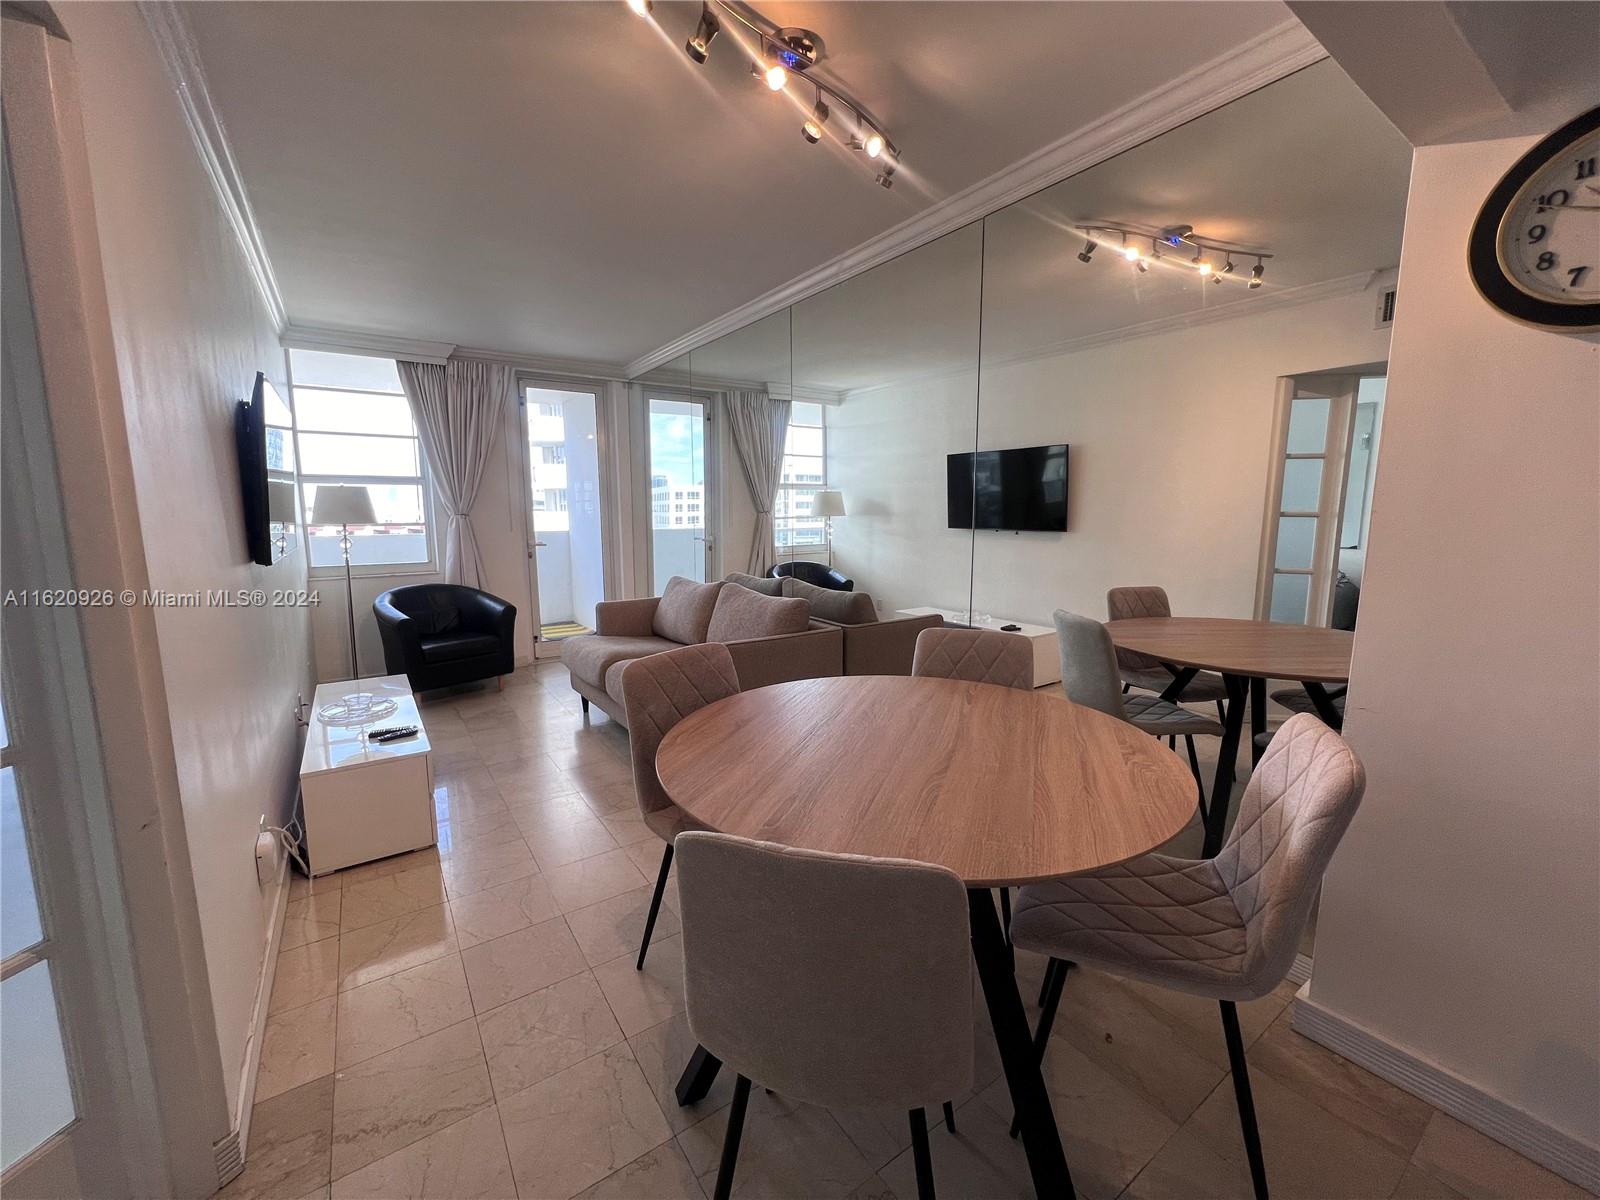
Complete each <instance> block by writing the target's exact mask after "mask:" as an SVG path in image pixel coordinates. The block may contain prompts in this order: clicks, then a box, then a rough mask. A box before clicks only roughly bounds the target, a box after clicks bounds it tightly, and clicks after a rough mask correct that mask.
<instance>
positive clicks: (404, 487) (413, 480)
mask: <svg viewBox="0 0 1600 1200" xmlns="http://www.w3.org/2000/svg"><path fill="white" fill-rule="evenodd" d="M289 370H290V378H291V381H292V392H293V399H294V419H295V429H296V437H297V441H298V443H299V447H300V455H299V458H300V488H301V498H302V503H304V505H305V515H306V533H307V537H308V541H309V544H310V547H311V566H312V567H313V568H319V567H342V566H343V565H344V554H343V552H342V551H341V550H340V548H339V535H340V530H339V527H338V526H328V525H313V524H311V513H312V511H313V510H314V508H315V506H316V498H317V488H318V487H320V486H322V485H324V484H345V485H353V486H356V487H365V488H366V489H367V494H368V495H369V496H371V497H372V509H373V512H374V513H375V514H376V515H377V518H378V524H376V525H373V526H370V527H365V528H360V529H352V530H351V532H350V561H351V563H352V565H354V566H357V567H387V566H412V565H415V566H422V565H425V564H428V563H430V562H431V561H432V557H433V556H432V552H431V549H430V546H429V538H428V519H427V518H428V506H427V489H426V486H425V482H424V474H423V466H422V446H421V443H420V442H419V441H418V439H417V430H416V426H415V425H413V424H412V422H411V407H410V405H408V404H407V403H406V397H405V392H404V391H403V390H402V388H401V386H400V372H399V370H398V368H396V366H395V364H394V362H393V361H392V360H390V359H387V358H367V357H363V356H360V355H354V354H329V353H325V352H323V351H320V350H291V351H289Z"/></svg>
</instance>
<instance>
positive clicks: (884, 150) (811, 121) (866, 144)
mask: <svg viewBox="0 0 1600 1200" xmlns="http://www.w3.org/2000/svg"><path fill="white" fill-rule="evenodd" d="M653 4H654V0H628V7H629V8H631V9H632V10H633V11H634V12H636V13H638V14H639V15H641V16H645V15H648V14H649V13H650V11H651V8H652V6H653ZM725 21H732V22H733V23H734V25H735V26H738V27H742V28H741V29H736V30H735V40H736V41H737V42H738V43H739V45H740V46H741V47H742V48H743V49H744V51H745V53H747V54H749V55H750V56H751V59H752V62H751V64H750V73H751V74H752V75H755V76H757V77H758V78H759V79H760V80H761V81H762V82H763V83H765V84H766V85H767V87H768V88H769V89H771V90H772V91H774V92H781V91H783V90H784V89H785V88H786V87H787V86H788V85H789V83H790V81H791V75H792V73H794V72H799V73H801V74H802V75H804V76H805V78H806V81H807V82H809V83H810V84H811V85H812V86H813V87H815V88H816V92H817V102H816V104H815V106H814V107H813V108H812V110H811V115H810V116H809V117H807V118H806V120H805V121H804V122H803V123H802V124H801V126H800V132H801V134H802V135H803V136H804V137H805V139H806V141H808V142H810V143H812V144H813V145H815V144H816V143H818V142H820V141H821V140H822V127H823V125H824V124H826V123H827V120H828V117H829V115H830V109H837V108H843V109H844V110H845V111H846V112H847V113H848V114H849V116H850V117H851V118H852V120H851V122H850V127H852V128H854V129H855V130H856V133H855V134H854V136H852V137H851V138H850V139H849V143H848V144H849V146H850V148H851V149H852V150H860V151H863V152H864V153H865V154H866V156H867V158H869V159H871V160H873V164H874V170H875V172H876V174H875V180H876V182H877V183H878V185H879V186H880V187H886V188H887V187H892V186H893V183H892V182H891V181H892V180H893V178H894V174H895V171H896V170H897V169H898V168H899V165H900V151H899V150H898V149H897V148H896V146H895V144H894V143H893V142H891V141H890V140H889V137H888V135H887V134H885V133H884V132H883V130H882V128H881V127H880V125H879V123H878V120H877V118H876V117H874V116H873V115H872V114H871V113H870V112H868V111H867V108H866V106H865V105H864V104H862V103H861V102H860V101H858V100H857V99H856V98H855V97H854V96H852V95H850V93H849V92H847V91H845V90H844V88H843V87H841V86H840V85H838V84H836V83H834V82H833V81H832V80H831V79H828V78H827V77H826V76H824V75H822V74H821V73H820V72H817V71H815V70H814V69H813V68H815V67H816V65H817V63H818V62H819V61H821V59H822V58H823V45H822V39H821V38H820V37H819V36H818V35H817V34H815V33H814V32H812V31H811V30H809V29H802V28H800V27H798V26H779V25H777V24H775V23H774V22H772V21H771V20H769V19H768V18H767V17H765V16H763V15H762V14H761V13H759V12H757V11H756V10H755V9H754V8H753V7H751V6H750V5H749V4H745V3H740V4H735V3H733V2H732V0H702V3H701V6H700V21H699V23H698V24H697V25H696V26H695V31H694V33H693V34H691V35H690V36H689V39H688V40H687V41H686V42H684V44H683V49H684V53H686V54H687V55H688V56H689V57H690V58H691V59H693V60H694V61H695V62H696V63H700V64H704V63H705V61H706V59H707V58H708V57H709V56H710V53H711V43H712V41H713V40H715V38H716V36H717V34H718V33H720V32H721V30H722V26H723V23H724V22H725ZM746 35H748V37H749V38H750V39H751V40H749V41H747V40H746Z"/></svg>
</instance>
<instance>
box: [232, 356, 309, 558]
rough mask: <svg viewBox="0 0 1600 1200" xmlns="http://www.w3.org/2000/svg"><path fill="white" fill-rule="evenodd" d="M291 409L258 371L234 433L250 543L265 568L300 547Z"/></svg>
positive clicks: (252, 554) (238, 411)
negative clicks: (296, 534)
mask: <svg viewBox="0 0 1600 1200" xmlns="http://www.w3.org/2000/svg"><path fill="white" fill-rule="evenodd" d="M292 420H293V419H292V418H291V416H290V414H289V406H288V405H287V404H285V403H284V402H283V397H281V396H279V395H278V391H277V389H276V388H274V387H273V386H272V384H271V382H269V381H268V379H267V377H266V376H265V375H264V374H262V373H261V372H260V371H257V372H256V382H255V387H254V389H253V390H252V392H251V395H250V399H248V400H241V401H239V404H238V407H237V409H236V410H235V412H234V418H233V433H234V438H235V441H236V442H237V445H238V452H239V482H240V490H241V493H242V495H243V498H244V532H245V542H246V544H247V546H248V547H249V550H250V559H251V561H252V562H258V563H260V564H261V565H262V566H264V567H270V566H271V565H272V564H273V563H275V562H277V561H278V560H279V559H281V558H283V557H284V555H286V554H288V553H289V551H291V550H293V549H294V547H295V528H296V526H297V525H299V521H298V520H296V518H295V507H296V505H295V487H294V478H295V476H294V436H293V428H292Z"/></svg>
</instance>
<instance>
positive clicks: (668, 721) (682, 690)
mask: <svg viewBox="0 0 1600 1200" xmlns="http://www.w3.org/2000/svg"><path fill="white" fill-rule="evenodd" d="M738 691H739V676H738V675H737V674H736V673H735V671H734V668H733V656H732V655H731V654H729V653H728V648H727V647H726V646H724V645H722V644H721V643H720V642H704V643H701V644H699V645H694V646H684V647H683V648H682V649H679V650H667V651H664V652H663V653H661V654H649V655H646V656H645V657H644V658H636V659H634V660H633V661H632V662H631V663H629V664H628V665H627V666H626V667H624V668H623V669H622V704H623V708H624V709H625V710H626V711H627V714H628V746H629V750H630V752H631V753H632V756H633V794H634V797H635V798H636V799H637V800H638V802H639V815H640V816H642V817H643V818H644V823H645V825H646V826H647V827H648V828H649V829H650V832H651V833H653V834H655V835H656V836H657V837H658V838H660V839H661V840H662V841H663V842H665V843H666V847H665V848H664V849H663V850H662V852H661V870H660V871H659V872H658V873H657V874H656V890H655V894H654V895H653V896H651V897H650V915H649V916H648V917H646V918H645V922H644V937H643V938H642V939H641V940H640V942H639V959H638V961H637V962H636V963H634V969H635V970H637V971H642V970H644V956H645V954H646V953H647V952H648V951H649V949H650V935H651V934H652V933H654V932H655V928H656V916H657V914H658V913H660V911H661V897H662V895H663V894H664V893H665V892H666V890H667V875H668V873H669V872H670V871H671V870H672V841H673V839H674V838H675V837H677V836H678V834H680V833H682V832H683V831H684V830H685V829H692V828H694V825H693V823H692V822H691V821H690V820H689V818H688V816H687V814H685V813H684V811H683V809H681V808H679V807H678V806H677V805H676V804H674V803H673V802H672V799H671V797H669V796H668V795H667V790H666V788H664V787H662V786H661V780H660V778H659V777H658V776H657V775H656V751H657V750H658V749H660V747H661V739H662V738H664V737H666V736H667V733H668V732H669V731H670V730H671V729H672V728H673V726H675V725H676V724H677V723H678V722H679V721H681V720H683V719H684V718H685V717H687V716H688V715H689V714H691V713H694V712H698V711H699V710H700V709H702V708H704V707H705V706H706V705H708V704H711V703H713V702H715V701H717V700H722V699H724V698H726V697H728V696H732V695H734V694H735V693H736V692H738Z"/></svg>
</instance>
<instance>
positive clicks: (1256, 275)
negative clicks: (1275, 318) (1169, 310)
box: [1076, 222, 1272, 288]
mask: <svg viewBox="0 0 1600 1200" xmlns="http://www.w3.org/2000/svg"><path fill="white" fill-rule="evenodd" d="M1076 229H1077V231H1078V233H1080V234H1082V235H1083V237H1084V239H1085V241H1084V247H1083V249H1082V250H1080V251H1079V252H1078V261H1079V262H1082V263H1086V262H1088V261H1090V256H1091V255H1092V254H1093V253H1094V250H1095V247H1096V246H1097V245H1098V244H1099V243H1100V242H1102V241H1106V240H1109V238H1110V236H1111V235H1115V236H1116V237H1117V238H1118V239H1120V246H1119V247H1118V249H1119V252H1120V253H1121V254H1122V257H1123V258H1125V259H1127V260H1128V261H1129V262H1131V263H1133V264H1134V265H1135V266H1136V267H1137V268H1138V269H1139V271H1140V272H1141V273H1142V272H1145V271H1148V270H1149V269H1150V264H1151V263H1161V262H1162V261H1163V258H1164V254H1163V251H1164V250H1166V249H1170V248H1171V247H1174V246H1188V247H1192V248H1193V250H1194V254H1193V256H1192V257H1189V258H1186V259H1181V260H1180V259H1176V258H1171V259H1166V265H1168V266H1169V267H1170V268H1178V267H1186V268H1193V270H1194V272H1195V273H1196V274H1197V275H1199V276H1200V278H1202V279H1209V280H1210V281H1211V282H1212V283H1221V282H1222V277H1223V276H1224V275H1232V274H1233V273H1234V269H1235V268H1234V262H1233V256H1234V255H1235V254H1237V255H1239V256H1241V257H1243V258H1253V259H1255V260H1256V265H1255V267H1254V268H1252V270H1251V272H1250V278H1249V280H1248V281H1247V282H1246V286H1247V287H1251V288H1258V287H1260V286H1261V276H1262V273H1263V271H1264V270H1265V267H1264V265H1263V264H1264V262H1265V260H1266V259H1269V258H1271V257H1272V255H1270V254H1267V253H1263V252H1258V251H1255V250H1247V249H1246V248H1245V247H1243V246H1232V245H1228V244H1227V243H1226V242H1219V241H1214V240H1212V239H1211V238H1208V237H1202V236H1201V235H1199V234H1197V233H1195V231H1194V226H1192V225H1167V226H1165V227H1163V228H1161V229H1156V230H1151V228H1150V227H1149V226H1145V227H1144V228H1142V229H1141V228H1135V227H1134V226H1132V225H1116V224H1109V223H1101V222H1097V223H1095V224H1093V225H1087V224H1086V225H1079V226H1076ZM1146 240H1148V241H1149V243H1150V250H1149V252H1148V253H1145V252H1144V251H1142V250H1141V249H1140V246H1141V245H1142V244H1143V243H1144V242H1145V241H1146ZM1218 258H1221V259H1222V260H1223V263H1222V266H1220V267H1219V266H1217V265H1216V261H1217V259H1218Z"/></svg>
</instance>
